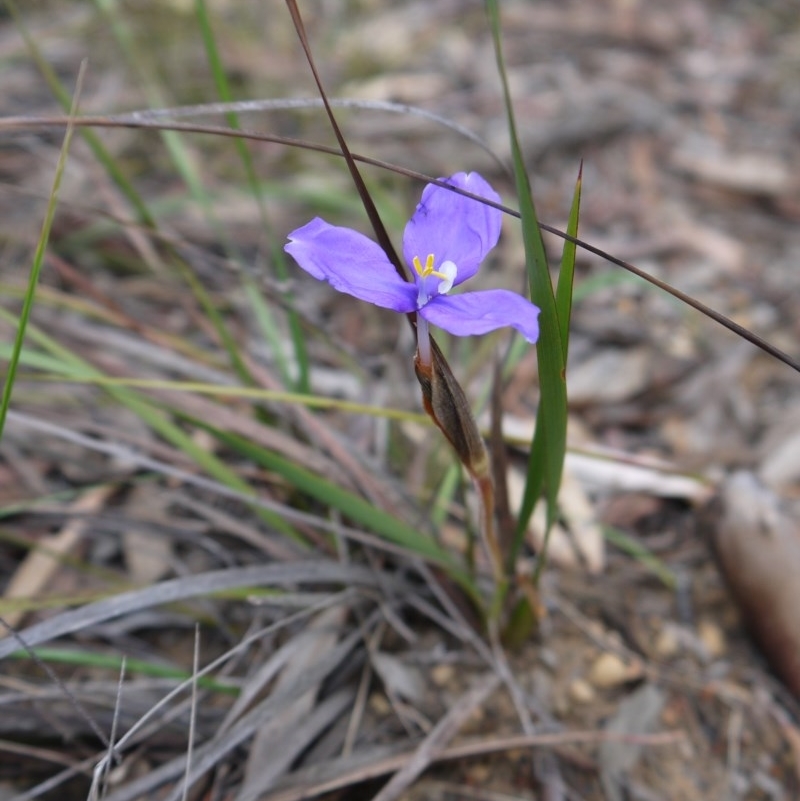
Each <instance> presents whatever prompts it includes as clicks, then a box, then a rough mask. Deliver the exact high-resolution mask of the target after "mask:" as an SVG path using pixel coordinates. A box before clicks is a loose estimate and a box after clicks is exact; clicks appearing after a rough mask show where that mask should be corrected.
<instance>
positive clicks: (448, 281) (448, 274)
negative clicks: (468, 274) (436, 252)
mask: <svg viewBox="0 0 800 801" xmlns="http://www.w3.org/2000/svg"><path fill="white" fill-rule="evenodd" d="M436 272H437V273H438V274H439V275H441V276H442V280H441V282H440V283H439V294H440V295H445V294H447V293H448V292H449V291H450V290H451V289H452V288H453V281H455V280H456V275H458V268H457V267H456V265H455V262H452V261H443V262H442V263H441V264H440V265H439V269H438V270H437V271H436Z"/></svg>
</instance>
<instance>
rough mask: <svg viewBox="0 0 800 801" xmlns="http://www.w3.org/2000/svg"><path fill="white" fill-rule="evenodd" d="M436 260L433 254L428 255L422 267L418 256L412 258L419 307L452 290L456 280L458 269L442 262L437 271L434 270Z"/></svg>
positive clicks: (447, 262)
mask: <svg viewBox="0 0 800 801" xmlns="http://www.w3.org/2000/svg"><path fill="white" fill-rule="evenodd" d="M435 264H436V259H435V258H434V255H433V253H429V254H428V258H427V259H425V266H424V267H423V266H422V262H421V261H420V258H419V256H414V270H415V271H416V273H417V276H418V280H417V286H418V287H419V294H418V296H417V302H418V304H419V306H420V307H422V306H424V305H425V304H426V303H427V302H428V301H429V300H430V299H431V297H432V296H433V295H444V294H446V293H447V292H449V291H450V290H451V289H452V288H453V282H454V281H455V280H456V275H457V274H458V268H457V267H456V265H455V263H454V262H452V261H443V262H442V263H441V264H440V265H439V269H438V270H435V269H434V265H435Z"/></svg>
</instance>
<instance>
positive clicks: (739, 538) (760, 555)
mask: <svg viewBox="0 0 800 801" xmlns="http://www.w3.org/2000/svg"><path fill="white" fill-rule="evenodd" d="M721 501H722V518H721V520H720V522H719V524H718V525H717V526H716V527H714V528H712V532H711V536H712V541H713V544H714V548H715V550H716V554H717V558H718V560H719V564H720V567H721V569H722V573H723V575H724V576H725V579H726V581H727V583H728V586H729V587H730V591H731V595H733V597H734V599H735V601H736V603H737V604H738V606H739V608H740V609H741V611H742V615H743V617H744V619H745V622H746V623H747V626H748V628H749V629H750V632H751V633H752V635H753V637H754V639H755V640H756V641H757V642H758V644H759V645H760V646H761V649H762V651H763V652H764V655H765V656H766V658H767V660H768V661H769V663H770V665H771V666H772V668H773V670H774V671H775V673H777V674H778V676H780V678H781V679H782V680H783V682H784V684H786V686H787V687H788V688H789V689H790V690H791V691H792V692H793V693H794V694H795V696H798V697H800V617H798V614H797V610H798V609H800V581H798V577H800V531H799V530H798V525H797V521H795V520H792V519H791V518H790V517H789V516H788V515H787V514H786V513H785V511H784V510H783V509H782V508H781V504H780V502H779V499H778V497H777V496H776V495H775V494H774V493H773V492H771V491H770V490H768V489H766V488H764V487H763V486H762V485H761V484H759V483H758V480H757V479H756V478H755V476H753V475H752V473H747V472H739V473H735V474H734V475H733V476H731V477H730V478H729V479H728V480H727V481H726V482H725V484H724V485H723V487H722V492H721Z"/></svg>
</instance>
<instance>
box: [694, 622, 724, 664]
mask: <svg viewBox="0 0 800 801" xmlns="http://www.w3.org/2000/svg"><path fill="white" fill-rule="evenodd" d="M697 636H698V637H699V638H700V641H701V642H702V643H703V645H705V647H706V650H707V651H708V653H709V655H710V656H711V658H712V659H717V658H719V657H720V656H722V655H723V654H724V653H725V651H726V650H727V645H726V643H725V633H724V632H723V631H722V629H721V628H720V627H719V626H718V625H717V624H716V623H713V622H712V621H710V620H701V621H700V623H699V624H698V626H697Z"/></svg>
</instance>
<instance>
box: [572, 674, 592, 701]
mask: <svg viewBox="0 0 800 801" xmlns="http://www.w3.org/2000/svg"><path fill="white" fill-rule="evenodd" d="M569 696H570V698H571V699H572V700H573V701H574V702H575V703H576V704H589V703H591V702H592V701H594V699H595V692H594V687H592V685H591V684H589V682H588V681H586V680H585V679H575V680H574V681H572V683H571V684H570V685H569Z"/></svg>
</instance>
